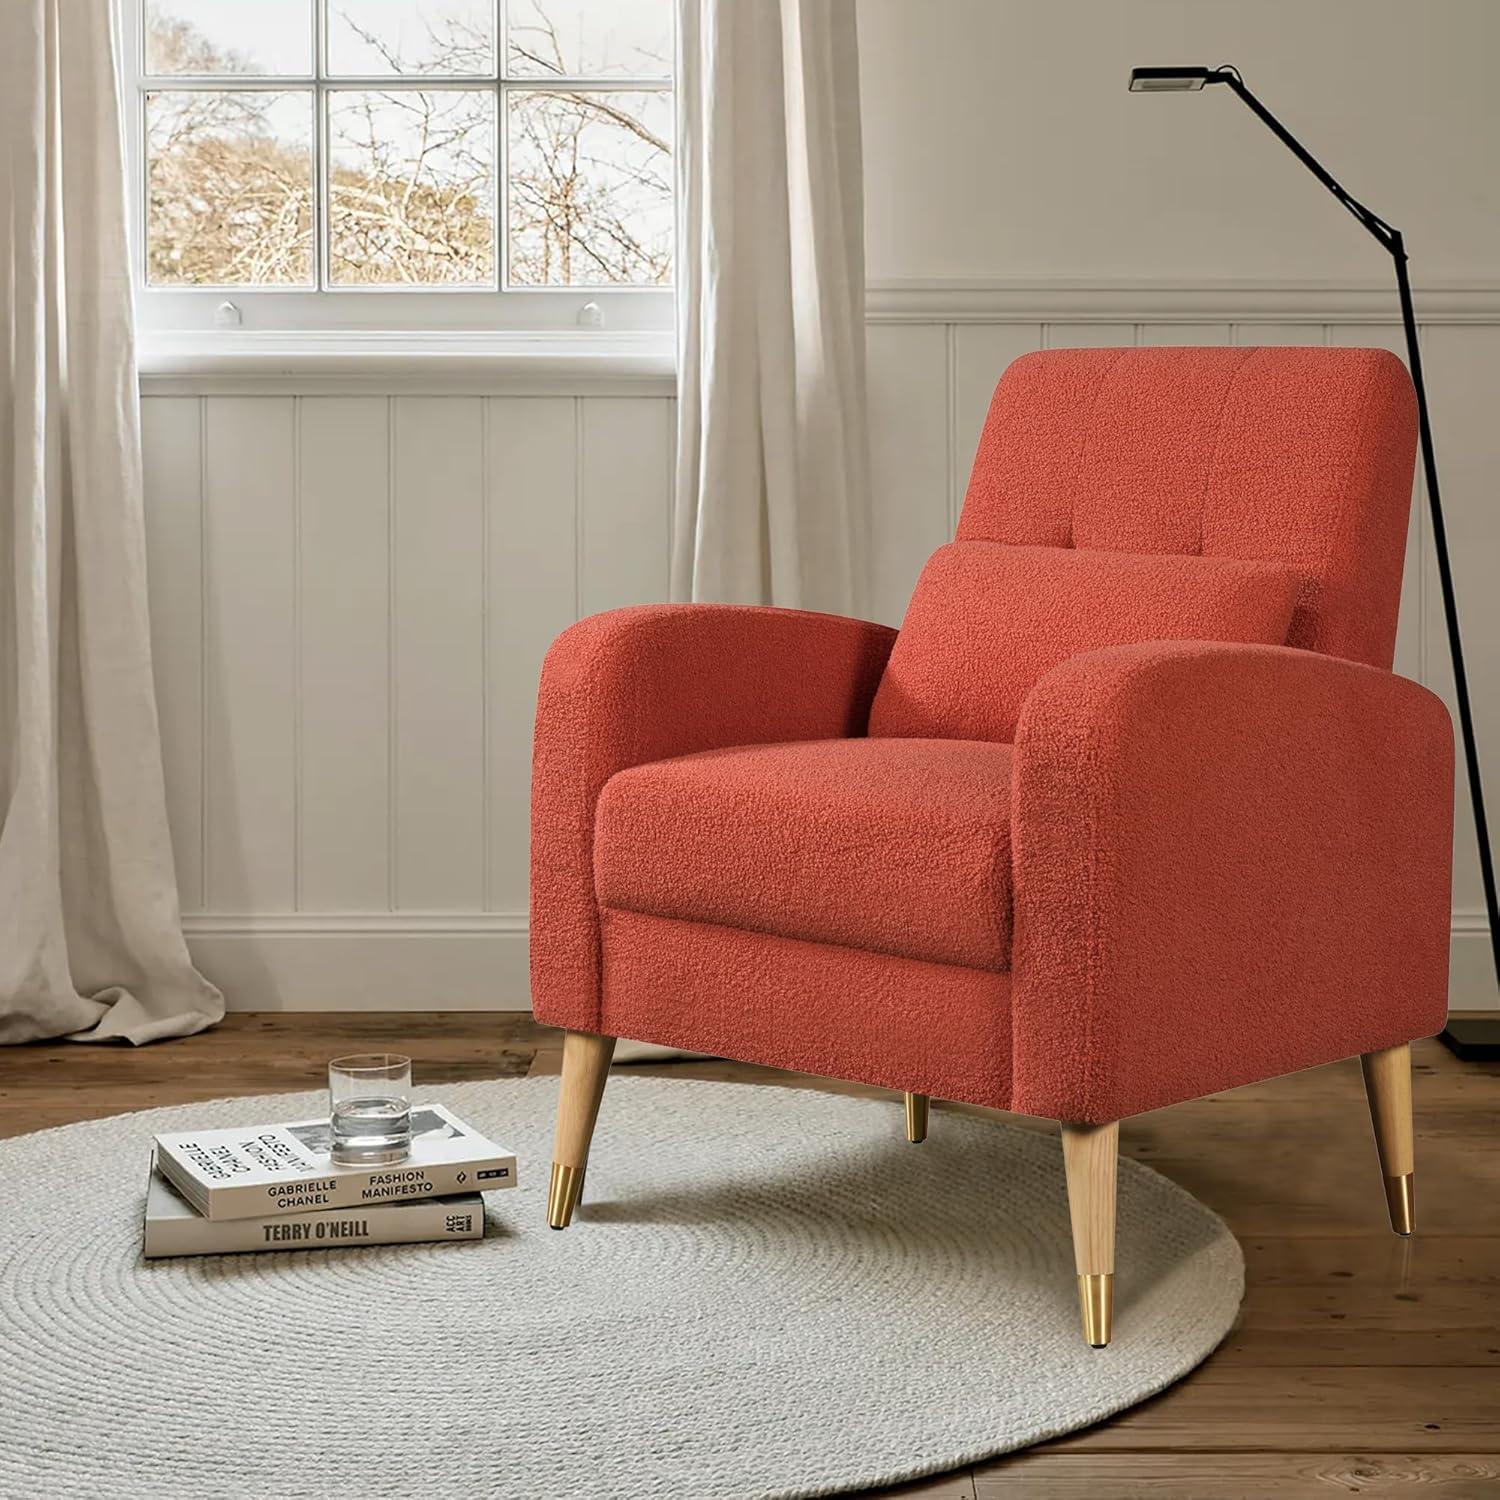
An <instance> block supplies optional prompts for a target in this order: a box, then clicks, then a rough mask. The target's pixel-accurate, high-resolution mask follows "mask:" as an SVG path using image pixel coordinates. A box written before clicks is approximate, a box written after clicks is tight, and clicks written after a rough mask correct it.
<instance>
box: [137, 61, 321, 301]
mask: <svg viewBox="0 0 1500 1500" xmlns="http://www.w3.org/2000/svg"><path fill="white" fill-rule="evenodd" d="M312 98H313V96H312V93H311V91H305V92H304V91H297V92H291V91H285V92H280V93H270V92H267V93H261V92H251V91H248V90H245V91H241V90H235V91H232V92H231V91H228V90H219V89H192V90H189V89H178V90H172V91H170V92H167V91H164V92H160V93H149V94H147V95H146V153H147V166H146V172H147V209H146V279H147V280H148V281H149V282H150V283H151V284H152V285H155V286H181V285H190V286H245V285H249V286H275V285H283V286H284V285H302V286H306V285H310V284H311V282H312V280H313V204H312V196H313V195H312Z"/></svg>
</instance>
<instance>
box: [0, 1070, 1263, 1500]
mask: <svg viewBox="0 0 1500 1500" xmlns="http://www.w3.org/2000/svg"><path fill="white" fill-rule="evenodd" d="M419 1063H420V1060H419ZM438 1097H439V1098H441V1100H442V1102H443V1103H445V1104H447V1105H450V1106H451V1107H452V1108H454V1109H455V1110H457V1111H458V1113H459V1114H460V1115H462V1116H463V1117H464V1118H465V1119H468V1120H471V1121H472V1122H473V1123H474V1124H475V1126H476V1127H478V1128H479V1129H481V1130H483V1131H485V1132H486V1133H487V1134H489V1135H492V1136H493V1137H494V1138H495V1139H497V1140H499V1141H502V1142H503V1143H504V1144H505V1145H506V1146H507V1147H509V1148H510V1149H511V1150H513V1151H515V1152H516V1154H517V1157H518V1158H519V1161H520V1173H519V1178H520V1181H519V1185H518V1186H517V1187H516V1188H514V1189H512V1190H511V1191H509V1192H504V1193H493V1194H490V1195H489V1196H488V1198H487V1203H488V1205H489V1208H488V1217H489V1219H490V1223H489V1226H488V1233H487V1237H486V1238H485V1239H483V1240H479V1241H475V1242H472V1243H458V1244H437V1245H397V1246H389V1247H371V1248H357V1249H329V1250H302V1251H290V1252H288V1251H283V1252H279V1253H277V1252H272V1253H263V1254H255V1255H231V1256H217V1257H211V1258H207V1259H192V1260H175V1261H154V1262H143V1261H142V1260H141V1259H140V1214H141V1197H142V1192H143V1189H144V1187H145V1173H144V1166H145V1161H146V1156H147V1148H148V1146H149V1143H150V1139H151V1136H152V1135H153V1134H154V1133H156V1132H159V1131H166V1130H185V1129H189V1128H192V1127H198V1126H228V1125H236V1124H252V1123H259V1122H263V1121H265V1120H276V1119H281V1120H285V1119H299V1118H305V1117H306V1116H308V1115H310V1114H316V1113H317V1112H318V1111H319V1110H323V1109H326V1108H327V1095H326V1093H318V1094H301V1095H296V1094H293V1095H278V1096H273V1097H271V1098H261V1099H240V1100H233V1101H227V1100H221V1101H218V1102H215V1103H204V1104H192V1105H186V1106H180V1107H174V1108H170V1109H160V1110H153V1111H150V1112H148V1113H145V1114H137V1115H127V1116H124V1117H116V1118H114V1119H107V1120H96V1121H91V1122H89V1123H87V1124H83V1125H74V1126H69V1127H66V1128H65V1129H62V1130H53V1131H47V1132H44V1133H42V1134H40V1135H34V1136H24V1137H21V1138H20V1139H17V1140H11V1141H3V1142H0V1179H3V1180H4V1182H5V1185H6V1198H7V1212H6V1215H5V1218H4V1222H3V1223H0V1285H3V1286H4V1288H5V1311H4V1319H5V1323H4V1326H5V1333H4V1344H5V1349H4V1357H3V1358H0V1413H3V1420H0V1494H3V1495H5V1496H7V1497H15V1500H183V1497H188V1496H213V1497H215V1500H267V1497H272V1496H281V1495H291V1496H306V1497H309V1500H314V1497H315V1500H435V1497H439V1496H455V1497H479V1496H484V1497H486V1500H687V1497H691V1500H773V1497H783V1500H791V1497H796V1496H813V1495H829V1494H833V1493H836V1492H840V1491H860V1490H864V1489H865V1488H867V1487H872V1486H885V1485H888V1484H893V1483H896V1482H898V1481H902V1480H906V1479H910V1478H914V1477H916V1476H918V1475H920V1474H923V1473H929V1472H933V1471H937V1470H941V1469H946V1468H951V1467H953V1466H955V1465H958V1464H962V1463H966V1462H971V1461H977V1460H979V1459H982V1458H987V1457H989V1456H991V1455H992V1454H995V1453H1000V1452H1005V1451H1008V1450H1011V1449H1014V1448H1019V1447H1024V1446H1025V1445H1027V1444H1029V1443H1034V1442H1039V1441H1041V1440H1042V1439H1044V1438H1048V1437H1052V1436H1055V1435H1056V1434H1059V1433H1063V1432H1068V1431H1072V1430H1075V1429H1077V1428H1081V1427H1087V1426H1089V1425H1090V1424H1092V1423H1094V1422H1097V1421H1100V1420H1101V1419H1103V1418H1105V1417H1108V1416H1109V1415H1111V1414H1112V1413H1115V1412H1118V1411H1122V1410H1124V1409H1125V1408H1127V1407H1129V1406H1132V1405H1133V1404H1135V1403H1136V1402H1139V1401H1142V1400H1144V1399H1145V1398H1147V1397H1148V1396H1150V1395H1152V1394H1153V1393H1154V1392H1156V1391H1158V1390H1161V1389H1162V1388H1163V1387H1165V1386H1167V1385H1169V1384H1170V1383H1171V1382H1172V1381H1174V1380H1176V1379H1178V1378H1179V1377H1181V1376H1182V1375H1184V1374H1186V1373H1187V1372H1188V1371H1189V1370H1191V1369H1192V1368H1193V1367H1194V1366H1195V1365H1196V1364H1197V1363H1198V1362H1199V1361H1200V1360H1202V1359H1203V1358H1204V1357H1205V1356H1207V1355H1208V1354H1209V1352H1210V1351H1211V1350H1212V1349H1213V1347H1214V1346H1215V1345H1216V1344H1217V1343H1218V1341H1219V1340H1220V1339H1221V1338H1222V1337H1223V1336H1224V1335H1225V1333H1226V1332H1228V1330H1229V1327H1230V1325H1231V1323H1232V1322H1233V1320H1234V1317H1235V1313H1236V1311H1237V1309H1238V1306H1239V1302H1240V1297H1241V1294H1242V1290H1243V1276H1244V1268H1243V1260H1242V1257H1241V1254H1240V1249H1239V1246H1238V1245H1237V1244H1235V1242H1234V1239H1233V1238H1232V1236H1231V1235H1230V1234H1229V1231H1228V1230H1227V1229H1226V1228H1225V1226H1224V1224H1223V1223H1222V1222H1221V1221H1220V1220H1219V1219H1218V1218H1217V1217H1216V1216H1215V1215H1214V1214H1213V1213H1211V1212H1210V1211H1209V1210H1208V1209H1207V1208H1205V1207H1204V1206H1203V1205H1202V1204H1201V1203H1199V1202H1197V1201H1196V1200H1194V1199H1193V1198H1191V1197H1189V1195H1188V1194H1187V1193H1185V1192H1184V1191H1183V1190H1182V1189H1180V1188H1178V1187H1176V1186H1174V1185H1173V1184H1172V1183H1170V1182H1168V1181H1167V1180H1166V1179H1165V1178H1163V1177H1161V1176H1160V1175H1158V1174H1157V1173H1156V1172H1153V1171H1151V1170H1150V1169H1149V1168H1147V1167H1143V1166H1141V1165H1140V1164H1138V1163H1137V1162H1134V1161H1131V1160H1129V1159H1128V1158H1126V1159H1123V1160H1122V1161H1121V1162H1120V1183H1119V1256H1120V1260H1119V1264H1120V1271H1119V1276H1118V1290H1117V1297H1118V1306H1117V1309H1116V1323H1115V1338H1114V1342H1113V1343H1112V1344H1111V1345H1110V1347H1109V1348H1108V1349H1103V1350H1094V1349H1089V1348H1087V1347H1085V1346H1084V1344H1083V1342H1082V1340H1081V1339H1080V1338H1079V1336H1078V1310H1077V1305H1076V1299H1075V1295H1074V1285H1075V1283H1074V1276H1073V1262H1072V1252H1071V1250H1070V1249H1069V1245H1068V1208H1067V1199H1066V1194H1065V1191H1064V1186H1063V1169H1062V1153H1061V1150H1060V1149H1059V1145H1058V1141H1057V1137H1056V1135H1055V1133H1053V1132H1045V1133H1043V1132H1038V1131H1033V1130H1025V1129H1021V1128H1019V1127H1017V1126H1014V1125H1007V1124H1005V1123H1003V1122H1001V1121H996V1120H989V1119H976V1118H973V1117H971V1116H967V1115H964V1114H961V1113H959V1112H958V1111H956V1110H949V1111H946V1112H944V1111H942V1110H941V1109H939V1110H938V1111H936V1112H935V1113H934V1118H933V1122H932V1132H931V1135H930V1136H929V1138H928V1141H927V1143H926V1144H925V1145H924V1146H922V1147H921V1148H920V1149H915V1148H913V1147H911V1146H909V1145H907V1143H906V1141H905V1139H904V1136H903V1131H902V1124H901V1106H900V1103H899V1101H897V1100H894V1099H881V1100H871V1099H854V1098H846V1097H840V1096H838V1095H834V1094H826V1093H821V1092H815V1091H811V1090H806V1089H787V1088H766V1087H752V1086H748V1085H743V1084H739V1085H736V1084H724V1083H711V1082H708V1081H706V1080H702V1079H681V1080H678V1079H655V1078H648V1077H632V1076H629V1075H628V1074H627V1075H621V1074H616V1076H615V1077H613V1078H612V1079H611V1081H610V1084H609V1088H608V1089H607V1090H606V1092H605V1095H604V1103H603V1109H602V1113H601V1118H600V1123H599V1129H598V1132H597V1134H596V1136H595V1139H594V1148H593V1152H592V1154H591V1156H590V1160H589V1173H588V1186H587V1189H586V1191H585V1194H584V1199H583V1203H582V1206H581V1207H580V1208H579V1210H578V1214H577V1217H576V1219H575V1220H574V1223H573V1227H572V1228H571V1229H569V1230H568V1232H567V1233H566V1234H554V1233H553V1232H552V1231H551V1230H549V1229H547V1227H546V1215H545V1202H546V1191H547V1170H546V1163H547V1159H548V1156H549V1154H550V1150H551V1137H552V1116H553V1112H554V1110H555V1108H556V1102H557V1081H556V1079H552V1078H520V1079H503V1080H498V1081H491V1082H481V1083H459V1084H448V1085H444V1087H443V1088H442V1089H441V1090H439V1091H438ZM59 1184H66V1185H67V1187H66V1191H61V1192H60V1191H58V1185H59Z"/></svg>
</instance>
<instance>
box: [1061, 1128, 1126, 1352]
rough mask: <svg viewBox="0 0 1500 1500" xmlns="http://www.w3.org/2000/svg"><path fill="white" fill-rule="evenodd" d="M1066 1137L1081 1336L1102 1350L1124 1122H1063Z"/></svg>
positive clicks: (1110, 1309) (1109, 1309)
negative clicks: (1100, 1123)
mask: <svg viewBox="0 0 1500 1500" xmlns="http://www.w3.org/2000/svg"><path fill="white" fill-rule="evenodd" d="M1062 1142H1063V1166H1064V1168H1065V1169H1066V1171H1067V1174H1068V1209H1069V1212H1070V1214H1071V1216H1072V1220H1073V1264H1074V1267H1075V1269H1076V1270H1077V1272H1078V1302H1079V1309H1080V1311H1081V1312H1082V1313H1083V1336H1084V1338H1086V1339H1087V1340H1088V1341H1089V1343H1090V1344H1092V1345H1093V1346H1094V1348H1096V1349H1102V1348H1103V1347H1104V1346H1105V1345H1106V1344H1107V1343H1108V1342H1109V1338H1110V1332H1111V1328H1112V1325H1113V1322H1114V1301H1115V1165H1116V1160H1117V1158H1118V1156H1119V1152H1120V1127H1119V1124H1118V1123H1116V1124H1113V1125H1068V1124H1064V1125H1063V1128H1062Z"/></svg>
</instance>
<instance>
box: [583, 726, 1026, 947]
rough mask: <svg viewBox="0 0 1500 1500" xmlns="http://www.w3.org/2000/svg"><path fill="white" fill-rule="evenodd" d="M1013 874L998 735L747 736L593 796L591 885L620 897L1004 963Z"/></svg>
mask: <svg viewBox="0 0 1500 1500" xmlns="http://www.w3.org/2000/svg"><path fill="white" fill-rule="evenodd" d="M1010 875H1011V858H1010V747H1009V746H1008V745H988V744H975V743H971V742H967V741H962V740H896V739H884V740H880V739H844V740H813V741H805V742H803V743H800V744H790V745H742V746H740V747H739V748H737V749H732V750H711V751H707V752H705V753H704V754H702V755H687V756H678V757H677V758H675V759H673V760H662V761H655V762H653V763H652V764H650V765H645V766H637V767H635V768H634V769H633V770H629V771H621V772H620V773H619V775H617V776H615V777H613V778H612V779H611V780H610V781H609V782H608V783H607V785H606V786H605V788H604V791H603V793H602V794H601V796H600V798H599V813H598V818H597V820H596V827H595V835H594V889H595V892H596V894H597V896H598V899H599V902H600V903H601V904H602V905H604V906H614V907H620V908H623V909H625V910H627V911H638V912H649V913H652V914H654V915H656V916H663V917H684V918H689V919H692V920H696V921H700V922H715V923H719V924H721V925H727V926H730V927H746V928H750V929H751V930H753V931H756V932H769V933H775V934H777V935H778V936H780V937H790V938H802V939H804V940H808V941H813V942H824V943H837V944H841V945H843V946H846V947H854V948H868V949H870V950H872V951H873V952H877V953H892V954H897V955H899V956H901V957H903V958H920V959H928V960H930V961H931V962H934V963H944V964H961V965H965V966H967V967H970V968H977V969H1007V968H1009V967H1010ZM831 898H832V899H831Z"/></svg>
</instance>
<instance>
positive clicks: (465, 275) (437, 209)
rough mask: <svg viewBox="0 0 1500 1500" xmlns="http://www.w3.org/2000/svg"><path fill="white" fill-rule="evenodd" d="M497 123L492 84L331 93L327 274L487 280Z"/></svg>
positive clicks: (424, 282)
mask: <svg viewBox="0 0 1500 1500" xmlns="http://www.w3.org/2000/svg"><path fill="white" fill-rule="evenodd" d="M494 125H495V95H494V93H493V91H491V90H489V89H484V90H478V89H434V90H431V91H429V92H418V91H416V90H405V89H401V90H396V89H393V90H389V91H380V92H373V91H371V92H366V91H365V90H362V89H339V90H335V91H334V92H332V93H330V94H329V96H328V139H329V167H328V217H329V224H328V236H329V244H328V271H329V278H330V280H332V281H333V282H334V283H336V284H338V285H340V286H353V285H405V286H476V285H477V286H489V285H493V284H494V281H495V212H494V180H495V145H494V143H495V128H494Z"/></svg>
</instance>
